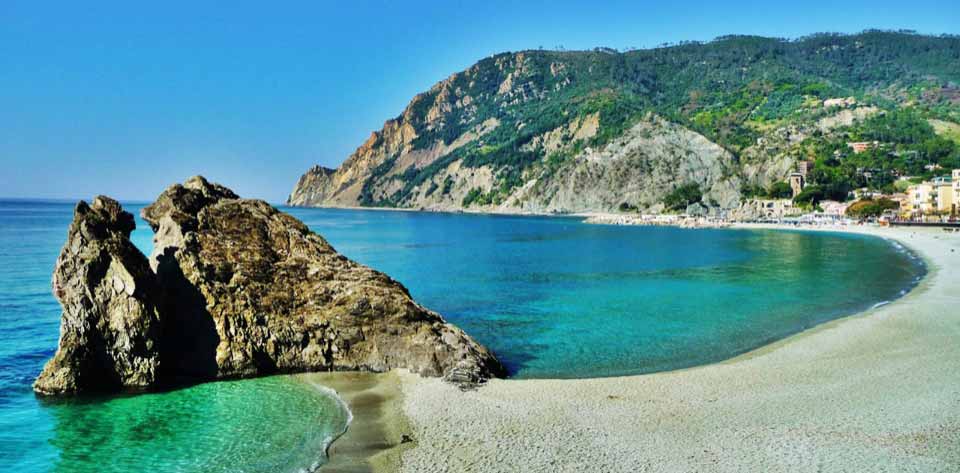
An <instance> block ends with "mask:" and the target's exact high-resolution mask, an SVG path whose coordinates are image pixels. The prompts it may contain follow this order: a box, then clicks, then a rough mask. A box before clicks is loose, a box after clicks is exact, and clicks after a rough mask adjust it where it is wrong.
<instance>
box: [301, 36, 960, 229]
mask: <svg viewBox="0 0 960 473" xmlns="http://www.w3.org/2000/svg"><path fill="white" fill-rule="evenodd" d="M958 81H960V38H958V37H955V36H924V35H917V34H913V33H904V32H884V31H866V32H863V33H859V34H855V35H836V34H818V35H812V36H808V37H805V38H801V39H797V40H783V39H777V38H762V37H756V36H725V37H721V38H718V39H717V40H715V41H713V42H709V43H695V42H687V43H681V44H678V45H673V46H668V47H662V48H655V49H645V50H633V51H626V52H615V51H612V50H609V49H602V48H598V49H595V50H593V51H543V50H528V51H521V52H516V53H500V54H496V55H493V56H490V57H487V58H484V59H482V60H480V61H478V62H477V63H476V64H474V65H472V66H471V67H469V68H467V69H465V70H463V71H460V72H457V73H454V74H452V75H450V76H448V77H447V78H446V79H444V80H441V81H439V82H437V83H436V84H434V85H433V86H432V87H431V88H430V89H429V90H427V91H425V92H423V93H420V94H417V95H416V96H414V98H413V99H412V100H411V101H410V103H409V104H408V105H407V107H406V108H405V109H404V111H403V112H402V113H401V114H400V115H398V116H397V117H395V118H393V119H390V120H387V121H386V122H385V123H384V126H383V128H381V129H380V130H378V131H374V132H373V133H371V135H370V137H369V138H368V139H367V140H366V141H365V142H364V143H363V144H362V145H361V146H359V147H358V148H357V150H356V151H355V152H354V153H352V154H351V155H350V156H349V157H348V158H347V159H346V160H345V161H344V162H343V163H342V164H341V165H340V166H338V167H337V168H336V169H332V170H331V169H329V168H323V167H314V168H311V169H310V170H308V172H307V173H305V174H304V175H303V176H302V177H301V178H300V180H299V181H298V183H297V185H296V186H295V187H294V189H293V192H291V195H290V197H289V198H288V201H287V202H288V204H291V205H302V206H339V207H352V206H367V207H397V208H410V209H429V210H463V209H471V210H480V211H505V212H537V213H541V212H542V213H564V212H582V211H610V210H617V209H624V208H626V209H643V210H648V211H663V210H669V209H667V206H666V205H665V203H664V201H665V200H666V197H667V196H668V195H669V194H670V193H671V192H675V191H677V189H678V188H679V187H681V186H683V185H696V186H697V188H698V189H699V191H700V196H701V201H702V203H703V204H704V205H706V206H708V207H711V208H732V207H735V206H736V205H737V204H738V203H739V202H740V201H741V200H742V199H744V198H747V197H750V196H751V191H750V190H751V189H766V188H769V187H770V186H771V185H773V184H775V183H777V182H779V181H782V180H783V179H784V178H785V177H786V176H787V174H789V173H790V172H791V171H792V170H793V169H794V168H795V163H796V162H798V161H804V160H809V161H811V162H813V161H817V162H820V161H823V163H822V164H824V165H823V166H821V169H830V164H831V163H829V162H827V161H829V156H827V155H826V153H825V152H822V151H823V150H819V149H818V147H823V146H822V145H823V144H824V143H832V144H837V143H840V142H841V141H842V140H844V139H847V138H850V137H851V136H852V134H853V133H855V132H857V127H858V126H860V125H859V124H860V123H864V122H867V123H872V122H871V120H874V121H877V120H875V119H872V118H871V117H874V116H876V115H884V114H887V113H892V112H898V111H900V110H909V111H910V113H913V114H914V115H915V116H911V117H908V119H912V120H914V121H916V120H919V119H923V120H931V119H936V120H940V121H945V122H953V123H955V122H957V121H960V111H958V110H960V87H958V85H957V83H958ZM841 99H842V100H841ZM905 120H906V119H905ZM861 128H862V127H861ZM931 130H932V128H931ZM926 131H929V130H925V132H926ZM931 133H932V132H931ZM923 139H924V140H929V139H932V138H930V137H929V136H925V137H924V138H923ZM924 142H926V141H924ZM895 145H896V146H900V144H896V143H895ZM908 145H910V143H903V146H908ZM897 150H899V148H897ZM831 151H833V150H831ZM877 159H878V160H880V158H877ZM937 159H938V162H939V161H941V160H943V161H949V160H953V159H957V150H956V149H955V147H954V148H951V149H949V150H947V152H946V154H944V155H943V156H939V155H938V157H937ZM873 164H876V163H873ZM898 166H899V167H900V168H902V169H894V168H891V171H897V173H899V172H900V171H909V170H917V169H918V168H917V166H915V165H913V164H909V163H908V164H903V165H898ZM911 166H912V167H911ZM836 167H837V168H838V169H840V168H842V166H836ZM861 167H862V166H861ZM847 171H848V170H843V172H846V173H848V174H850V173H851V172H847ZM838 172H839V171H838ZM893 174H895V173H892V172H891V177H892V176H893ZM843 179H845V180H846V181H844V185H847V186H851V185H853V184H860V182H854V181H856V178H855V176H854V177H850V178H848V177H843ZM821 180H822V181H823V182H815V184H817V185H823V186H826V185H830V184H831V183H832V181H830V182H828V180H827V179H826V178H824V179H821ZM847 181H850V182H847ZM868 184H869V185H873V184H870V183H868ZM888 184H890V183H889V182H879V183H877V185H878V186H882V185H888Z"/></svg>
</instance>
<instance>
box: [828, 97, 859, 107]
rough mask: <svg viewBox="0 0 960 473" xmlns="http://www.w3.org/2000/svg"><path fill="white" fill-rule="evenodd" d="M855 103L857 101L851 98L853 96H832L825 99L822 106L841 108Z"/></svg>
mask: <svg viewBox="0 0 960 473" xmlns="http://www.w3.org/2000/svg"><path fill="white" fill-rule="evenodd" d="M856 103H857V99H855V98H853V97H846V98H834V99H826V100H824V101H823V107H824V108H830V107H842V108H846V107H850V106H853V105H856Z"/></svg>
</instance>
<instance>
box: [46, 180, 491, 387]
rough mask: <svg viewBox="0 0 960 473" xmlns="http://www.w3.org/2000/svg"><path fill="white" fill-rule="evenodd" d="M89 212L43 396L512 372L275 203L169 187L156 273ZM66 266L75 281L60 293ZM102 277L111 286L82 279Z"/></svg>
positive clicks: (152, 210) (160, 216) (161, 210)
mask: <svg viewBox="0 0 960 473" xmlns="http://www.w3.org/2000/svg"><path fill="white" fill-rule="evenodd" d="M101 208H104V209H109V212H108V211H106V210H104V211H101V210H98V209H101ZM93 209H94V210H95V211H96V212H100V213H96V214H95V216H96V219H94V218H93V217H91V216H89V215H90V212H88V211H87V210H86V206H85V204H82V203H81V205H80V206H78V211H77V217H76V220H75V222H74V224H73V225H72V226H71V233H70V235H71V238H70V239H69V240H68V243H67V246H66V247H65V248H64V255H66V256H61V260H65V259H66V262H61V263H60V264H58V273H57V274H58V276H56V277H55V290H56V292H57V297H58V298H60V300H61V301H63V303H64V318H63V330H62V336H61V341H60V351H58V353H57V356H56V357H55V358H54V360H52V361H51V362H50V364H49V365H48V367H47V369H45V370H44V374H42V375H41V377H40V378H39V379H38V381H37V384H36V389H37V391H38V392H41V393H45V394H54V393H72V392H78V391H83V390H89V389H92V388H93V387H94V385H95V384H96V383H99V382H102V379H99V378H98V379H94V378H90V379H91V382H86V381H83V382H79V381H74V380H75V379H84V380H86V379H87V378H86V377H87V376H93V374H94V373H97V372H98V371H99V370H103V371H104V373H105V374H110V375H111V376H113V378H117V379H116V380H115V381H114V380H113V378H111V379H110V382H109V383H105V384H103V385H102V386H99V385H97V386H96V387H102V388H103V389H115V388H118V387H151V386H155V385H157V384H167V383H180V382H196V381H202V380H209V379H221V378H237V377H250V376H258V375H264V374H270V373H278V372H301V371H322V370H371V371H385V370H389V369H392V368H407V369H410V370H412V371H414V372H417V373H420V374H422V375H424V376H444V377H446V378H447V379H449V380H451V381H454V382H458V383H463V382H471V383H475V382H480V381H483V380H484V379H487V378H489V377H493V376H499V375H502V374H503V368H502V366H501V365H500V363H499V362H498V361H497V360H496V358H494V357H493V355H492V354H490V352H488V351H487V350H486V349H485V348H484V347H483V346H481V345H479V344H478V343H477V342H475V341H474V340H473V339H471V338H470V337H469V336H467V335H466V334H465V333H464V332H463V331H461V330H460V329H458V328H457V327H454V326H453V325H450V324H448V323H446V322H445V321H444V320H443V318H441V317H440V315H438V314H437V313H435V312H432V311H430V310H428V309H426V308H424V307H422V306H420V305H419V304H417V303H416V302H415V301H413V299H412V298H411V297H410V294H409V292H408V291H407V290H406V288H404V287H403V286H402V285H401V284H400V283H398V282H396V281H394V280H393V279H391V278H390V277H389V276H387V275H385V274H383V273H380V272H377V271H374V270H372V269H370V268H367V267H365V266H363V265H360V264H358V263H355V262H353V261H351V260H349V259H347V258H346V257H344V256H342V255H340V254H338V253H337V252H336V251H335V250H334V249H333V248H332V247H331V246H330V245H329V244H328V243H327V242H326V241H325V240H324V239H323V238H322V237H320V236H319V235H317V234H315V233H313V232H311V231H310V230H309V229H308V228H307V226H306V225H304V224H303V223H302V222H300V221H298V220H297V219H295V218H293V217H291V216H290V215H287V214H285V213H283V212H280V211H278V210H276V209H275V208H273V207H271V206H270V205H269V204H267V203H266V202H263V201H259V200H247V199H240V198H238V197H237V195H236V194H234V193H233V192H232V191H230V190H229V189H227V188H225V187H223V186H219V185H216V184H211V183H209V182H207V181H206V180H205V179H203V178H202V177H194V178H191V179H190V180H188V181H187V182H185V183H184V184H183V185H179V184H178V185H174V186H171V187H170V188H168V189H167V190H166V191H164V192H163V194H161V195H160V197H159V198H158V199H157V201H156V202H154V203H153V204H151V205H149V206H147V207H146V208H144V209H143V211H142V215H143V218H144V219H145V220H146V221H147V222H149V223H150V225H151V227H152V228H153V229H154V231H155V232H156V234H155V238H154V251H153V254H152V256H151V258H150V260H149V265H148V263H147V260H146V258H145V257H144V256H143V255H142V254H141V253H139V251H137V250H136V248H134V247H133V246H132V245H131V244H130V241H129V238H128V236H129V232H130V230H132V229H133V219H132V216H130V215H129V214H127V213H125V212H122V211H121V210H120V207H119V205H117V204H116V202H113V201H109V200H107V199H105V198H98V200H97V201H96V202H95V205H94V207H93ZM103 212H107V213H105V214H104V215H101V213H103ZM110 212H112V213H110ZM114 214H116V216H114V217H112V219H108V216H111V215H114ZM101 221H105V222H107V223H106V224H102V225H101V226H103V227H105V228H106V229H107V230H109V231H106V230H99V229H100V228H101V227H96V226H94V224H99V223H100V222H101ZM91 222H93V223H91ZM88 227H93V228H96V229H98V230H97V231H88V230H83V229H86V228H88ZM75 233H77V234H82V235H83V237H82V238H80V237H75V236H74V234H75ZM87 233H91V234H92V235H94V236H96V237H97V238H94V237H92V236H87ZM108 243H109V245H108ZM93 253H96V254H104V255H106V256H100V257H95V256H93ZM75 254H79V255H81V256H74V255H75ZM114 255H117V256H114ZM111 258H112V259H111ZM104 260H107V261H108V262H109V264H106V263H103V261H104ZM115 266H116V268H117V269H113V268H114V267H115ZM101 267H103V268H110V269H109V270H107V269H103V270H102V271H101V270H100V269H98V268H101ZM61 268H63V272H64V274H65V275H68V274H74V273H76V274H77V276H75V279H76V281H74V280H73V279H71V280H70V284H68V285H64V284H63V283H59V282H57V281H60V280H62V279H64V278H65V277H67V276H61V275H60V273H61ZM151 269H152V271H151ZM97 271H99V272H103V271H106V272H105V274H106V276H96V277H93V276H87V275H88V274H91V273H97V274H99V272H97ZM110 291H113V292H110ZM88 294H93V296H88ZM87 301H90V302H87ZM138 304H140V305H138ZM118 307H119V308H125V309H124V310H120V309H118ZM78 321H80V322H82V323H79V322H78ZM88 326H90V327H96V328H97V329H96V330H91V329H89V328H87V327H88ZM77 327H79V328H77ZM161 329H162V330H161ZM90 334H93V335H95V336H93V335H90ZM104 347H105V348H104ZM105 368H109V369H106V370H105ZM114 372H116V373H118V374H117V375H112V374H111V373H114ZM61 379H62V380H63V381H61ZM91 383H93V384H91Z"/></svg>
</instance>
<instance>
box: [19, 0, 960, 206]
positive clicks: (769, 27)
mask: <svg viewBox="0 0 960 473" xmlns="http://www.w3.org/2000/svg"><path fill="white" fill-rule="evenodd" d="M146 3H147V2H130V1H103V2H98V1H90V2H77V1H63V2H46V1H41V0H30V1H20V0H2V1H0V165H2V168H0V176H2V177H0V196H3V197H48V198H85V197H90V196H92V195H94V194H107V195H111V196H114V197H117V198H120V199H134V200H147V199H153V198H154V197H156V195H157V194H158V193H159V192H160V191H162V189H163V188H164V187H165V186H166V185H168V184H170V183H173V182H179V181H182V180H184V179H185V178H186V177H189V176H191V175H193V174H203V175H205V176H207V177H208V178H210V179H212V180H215V181H218V182H221V183H223V184H225V185H227V186H230V187H232V188H233V189H234V190H236V191H237V192H238V193H240V194H241V195H243V196H247V197H259V198H263V199H267V200H269V201H271V202H282V201H283V200H285V198H286V196H287V194H288V193H289V191H290V189H291V188H292V187H293V184H294V183H295V182H296V180H297V178H298V177H299V176H300V174H301V173H302V172H303V171H304V170H306V169H307V168H308V167H310V166H311V165H313V164H317V163H319V164H323V165H326V166H330V167H335V166H336V165H338V164H339V163H340V162H341V161H343V159H344V158H346V157H347V155H349V154H350V152H352V151H353V150H354V149H355V148H356V147H357V146H358V145H359V144H360V143H361V142H363V140H364V139H365V138H366V137H367V136H368V135H369V134H370V132H371V131H373V130H376V129H379V128H380V127H381V126H382V124H383V122H384V120H386V119H388V118H391V117H394V116H396V115H398V114H399V113H400V112H401V111H402V110H403V108H404V107H405V105H406V103H407V102H408V101H409V100H410V98H412V97H413V95H415V94H416V93H418V92H421V91H424V90H426V89H427V88H429V87H430V86H431V85H432V84H434V83H435V82H437V81H439V80H441V79H443V78H445V77H447V76H449V75H450V74H451V73H453V72H456V71H459V70H462V69H465V68H466V67H468V66H470V65H471V64H473V63H474V62H476V61H477V60H478V59H481V58H483V57H486V56H489V55H491V54H494V53H497V52H502V51H517V50H521V49H529V48H538V47H540V46H543V47H545V48H548V49H551V48H554V47H556V46H560V45H562V46H563V47H564V48H566V49H589V48H592V47H595V46H609V47H615V48H625V47H650V46H655V45H657V44H660V43H663V42H675V41H681V40H709V39H712V38H714V37H716V36H720V35H724V34H733V33H737V34H758V35H765V36H779V37H797V36H802V35H806V34H809V33H813V32H822V31H832V32H848V33H850V32H857V31H861V30H863V29H866V28H883V29H913V30H917V31H919V32H922V33H935V34H939V33H951V34H957V33H960V1H957V0H950V1H936V0H912V1H910V2H901V1H891V0H871V1H856V2H839V1H813V2H808V1H803V2H779V1H769V0H766V1H762V2H753V1H744V0H739V1H723V2H719V1H705V2H701V1H690V0H677V1H672V2H657V3H656V4H654V3H652V2H651V3H647V2H640V1H623V2H613V1H611V2H604V1H601V0H593V1H587V2H571V1H564V0H552V1H544V2H539V1H536V2H535V1H530V2H519V1H514V2H499V1H487V0H475V1H472V2H458V1H442V2H440V1H438V2H418V3H414V2H398V1H395V2H366V1H359V0H358V1H322V0H314V1H303V2H243V1H234V2H217V3H218V5H212V4H213V3H214V2H209V4H208V5H207V6H201V5H198V4H199V3H206V2H199V1H190V2H180V1H173V0H171V1H164V2H150V3H151V5H150V6H147V5H146Z"/></svg>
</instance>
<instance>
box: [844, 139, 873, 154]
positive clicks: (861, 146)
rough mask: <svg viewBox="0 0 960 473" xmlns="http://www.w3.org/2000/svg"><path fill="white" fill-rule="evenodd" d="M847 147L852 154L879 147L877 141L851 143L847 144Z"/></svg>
mask: <svg viewBox="0 0 960 473" xmlns="http://www.w3.org/2000/svg"><path fill="white" fill-rule="evenodd" d="M847 146H849V147H850V149H852V150H853V154H860V153H862V152H864V151H867V150H870V149H874V148H878V147H879V146H880V142H879V141H851V142H849V143H847Z"/></svg>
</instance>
